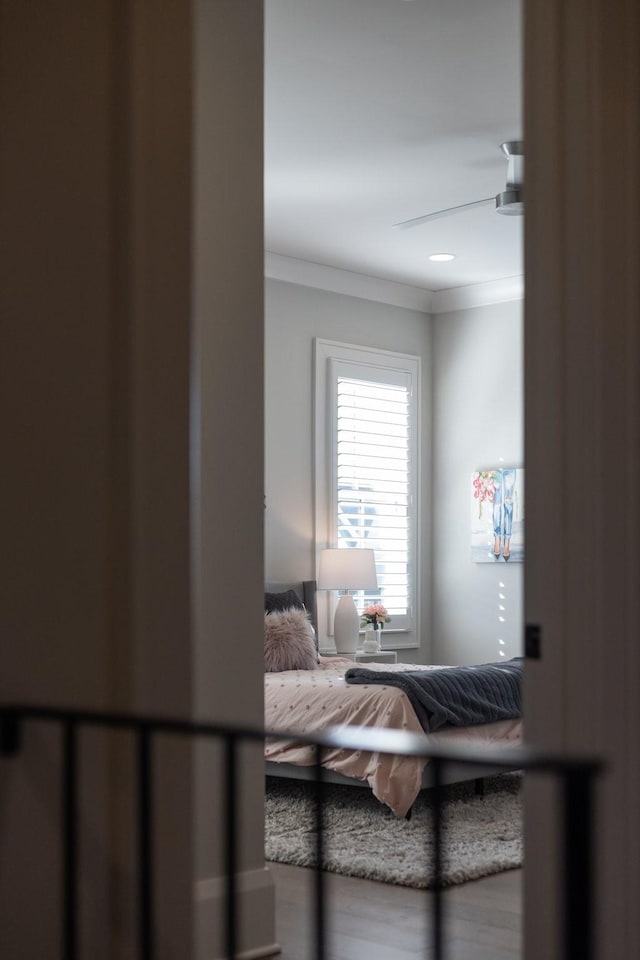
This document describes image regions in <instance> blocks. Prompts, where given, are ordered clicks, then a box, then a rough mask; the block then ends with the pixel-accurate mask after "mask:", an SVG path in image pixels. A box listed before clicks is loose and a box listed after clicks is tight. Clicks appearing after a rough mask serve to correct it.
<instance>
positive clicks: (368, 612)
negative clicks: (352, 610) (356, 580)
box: [360, 603, 391, 627]
mask: <svg viewBox="0 0 640 960" xmlns="http://www.w3.org/2000/svg"><path fill="white" fill-rule="evenodd" d="M389 620H391V617H390V616H389V614H388V613H387V609H386V607H383V606H382V604H381V603H370V604H369V606H368V607H365V608H364V610H363V611H362V616H361V618H360V626H361V627H366V625H367V624H368V623H374V624H377V623H379V624H380V625H381V626H384V625H385V623H388V622H389Z"/></svg>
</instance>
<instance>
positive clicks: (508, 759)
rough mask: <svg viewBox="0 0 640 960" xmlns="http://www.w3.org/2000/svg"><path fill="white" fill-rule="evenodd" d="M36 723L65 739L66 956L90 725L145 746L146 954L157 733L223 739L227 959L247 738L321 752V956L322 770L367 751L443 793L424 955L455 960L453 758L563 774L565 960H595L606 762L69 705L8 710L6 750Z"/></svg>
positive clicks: (142, 884) (141, 857)
mask: <svg viewBox="0 0 640 960" xmlns="http://www.w3.org/2000/svg"><path fill="white" fill-rule="evenodd" d="M29 721H38V722H42V721H48V722H50V723H53V724H57V725H58V726H59V728H60V731H61V737H62V748H63V749H62V769H61V794H62V824H61V834H62V845H63V851H64V852H63V858H62V877H61V884H62V890H63V912H64V915H63V923H62V944H61V951H60V956H61V960H82V958H80V957H79V953H78V889H77V888H78V837H77V823H78V811H79V808H80V800H81V798H80V797H79V796H78V776H79V756H78V734H79V731H80V729H81V728H86V727H93V728H96V727H98V728H102V729H105V730H128V731H130V732H131V733H132V734H133V736H134V737H135V739H136V746H137V770H136V783H137V821H138V904H137V908H138V911H137V912H138V956H139V958H140V960H154V958H155V956H156V949H155V946H156V945H155V943H154V890H153V863H154V850H153V841H152V825H153V806H154V804H153V793H152V782H153V769H154V756H153V754H154V751H153V744H154V738H155V736H156V735H158V734H169V735H174V736H176V737H188V738H195V739H200V738H204V739H207V740H215V741H218V742H222V743H223V744H224V770H225V790H224V810H223V818H222V819H223V825H224V828H225V857H224V859H225V884H226V893H225V920H224V925H225V929H224V945H225V954H226V957H227V958H228V960H236V958H237V956H238V909H237V889H236V872H237V862H238V851H237V845H238V836H239V830H240V826H241V824H240V823H239V817H238V809H239V806H238V803H237V791H238V769H237V768H238V763H237V754H238V746H239V744H240V743H245V742H254V743H255V742H264V740H265V739H266V738H268V737H274V736H275V737H278V738H284V739H287V740H289V739H291V740H297V741H299V742H300V743H304V744H308V745H311V746H313V747H314V748H315V756H316V761H315V765H314V771H315V774H314V783H315V791H314V795H315V820H316V827H317V831H316V834H317V839H316V866H315V868H314V931H315V938H314V944H313V947H314V953H313V957H314V960H327V944H326V926H327V924H326V918H327V902H326V891H325V875H324V871H323V869H322V863H323V850H324V824H323V766H322V762H321V758H322V749H323V748H324V747H331V748H334V749H335V748H337V749H341V750H361V751H370V752H375V753H383V754H395V755H402V756H413V757H423V758H427V759H428V760H429V761H430V764H431V767H432V770H433V787H432V790H433V792H434V799H435V804H434V817H433V839H434V885H433V925H432V934H431V941H430V943H428V944H426V953H425V956H429V957H430V958H431V960H446V943H445V937H444V932H445V931H444V923H443V903H442V893H443V884H442V879H441V876H442V819H441V790H442V782H443V779H442V770H443V766H444V765H445V764H446V763H447V762H455V763H462V764H465V763H468V764H471V765H476V764H478V763H479V762H481V763H486V764H488V765H490V766H495V767H503V768H504V769H505V770H515V769H520V770H523V771H524V772H544V773H549V774H552V775H554V776H555V777H556V778H558V780H559V781H560V783H561V785H562V808H563V809H562V824H563V851H562V857H561V869H562V871H563V884H562V889H563V896H564V904H563V906H564V930H563V937H564V944H563V953H562V956H563V960H594V948H593V939H594V937H593V931H594V909H595V903H594V896H593V844H594V840H593V833H594V829H593V827H594V825H593V809H594V804H593V799H594V788H595V778H596V775H597V773H598V771H599V769H600V767H601V764H600V763H599V762H598V761H597V760H594V759H592V758H575V757H568V756H561V755H557V754H553V753H549V752H544V751H539V750H535V749H533V748H528V747H522V746H520V747H512V748H506V749H500V750H486V749H484V748H483V749H482V751H478V750H477V749H473V748H469V747H465V746H447V747H446V748H445V747H442V746H439V747H434V746H431V745H430V746H429V747H428V748H427V747H425V742H424V739H423V738H422V737H421V736H420V735H418V734H414V733H409V732H407V731H401V730H381V729H376V728H366V729H363V728H358V729H354V730H348V729H345V728H344V727H340V728H335V727H333V728H327V729H326V730H324V731H322V733H319V734H315V735H311V734H300V733H298V732H297V731H286V730H277V731H268V730H263V729H257V728H250V727H232V726H228V725H224V724H213V723H199V722H197V721H191V720H180V719H168V718H164V717H153V716H136V715H134V714H128V713H112V712H108V711H98V710H76V709H62V708H56V707H42V706H23V705H15V704H11V705H4V706H0V753H2V754H4V755H5V756H13V757H15V758H17V756H18V755H19V753H20V750H21V747H22V743H23V740H24V736H25V729H24V728H25V726H26V725H27V724H28V723H29Z"/></svg>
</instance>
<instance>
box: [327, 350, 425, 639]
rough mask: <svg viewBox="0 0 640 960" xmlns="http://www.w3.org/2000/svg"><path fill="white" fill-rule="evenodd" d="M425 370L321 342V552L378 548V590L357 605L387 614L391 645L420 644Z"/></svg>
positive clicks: (405, 360)
mask: <svg viewBox="0 0 640 960" xmlns="http://www.w3.org/2000/svg"><path fill="white" fill-rule="evenodd" d="M419 372H420V360H419V358H418V357H410V356H406V355H403V354H394V353H389V352H387V351H383V350H373V349H371V348H365V347H356V346H351V345H348V344H339V343H333V342H330V341H325V340H316V546H317V550H318V553H319V551H320V550H321V549H323V547H325V546H334V547H335V546H337V547H340V548H344V549H351V550H353V549H358V548H360V547H370V548H372V549H373V550H374V551H375V557H376V568H377V574H378V577H377V579H378V588H377V590H373V591H369V592H366V593H365V592H364V591H360V592H359V593H357V594H356V595H355V596H354V599H355V602H356V606H357V607H358V609H359V610H362V609H363V608H364V607H365V606H366V605H367V604H368V603H375V602H379V603H382V604H384V606H385V607H386V608H387V610H388V612H389V615H390V617H391V622H390V623H389V624H387V626H386V627H385V632H384V641H385V646H403V647H407V646H417V640H416V638H417V609H416V607H417V604H416V580H417V550H416V543H417V532H418V498H417V489H418V484H417V465H418V436H419V433H418V423H417V411H418V392H419ZM330 600H331V601H333V603H335V596H332V597H331V598H330ZM321 607H322V604H320V608H321ZM332 622H333V608H332V607H331V606H330V607H329V609H327V611H326V624H331V623H332ZM321 632H322V630H321Z"/></svg>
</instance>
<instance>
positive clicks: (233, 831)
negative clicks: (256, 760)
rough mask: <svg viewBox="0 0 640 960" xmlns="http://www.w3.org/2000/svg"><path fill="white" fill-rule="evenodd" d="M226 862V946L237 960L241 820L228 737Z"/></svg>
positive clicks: (234, 759) (229, 955)
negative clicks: (237, 899) (238, 868)
mask: <svg viewBox="0 0 640 960" xmlns="http://www.w3.org/2000/svg"><path fill="white" fill-rule="evenodd" d="M224 746H225V787H226V790H225V818H226V829H227V832H226V837H225V847H226V849H225V860H226V873H227V894H226V923H225V943H226V956H227V958H228V960H235V957H236V954H237V939H238V933H237V931H238V911H237V903H236V896H237V893H236V870H237V865H236V859H237V842H238V839H237V838H238V817H237V800H236V794H237V789H236V780H237V757H236V747H237V741H236V738H235V737H233V736H231V735H227V736H226V737H225V742H224Z"/></svg>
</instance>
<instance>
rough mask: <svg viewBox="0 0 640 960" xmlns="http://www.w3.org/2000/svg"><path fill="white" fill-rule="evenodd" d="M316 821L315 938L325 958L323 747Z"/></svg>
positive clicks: (321, 958)
mask: <svg viewBox="0 0 640 960" xmlns="http://www.w3.org/2000/svg"><path fill="white" fill-rule="evenodd" d="M314 785H315V805H314V806H315V821H316V869H315V898H314V901H315V938H316V960H325V954H326V930H325V919H326V918H325V904H326V897H325V893H326V891H325V876H324V871H323V864H324V817H323V810H322V802H323V799H324V798H323V790H322V747H321V746H320V745H319V744H318V745H317V746H316V748H315V778H314Z"/></svg>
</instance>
